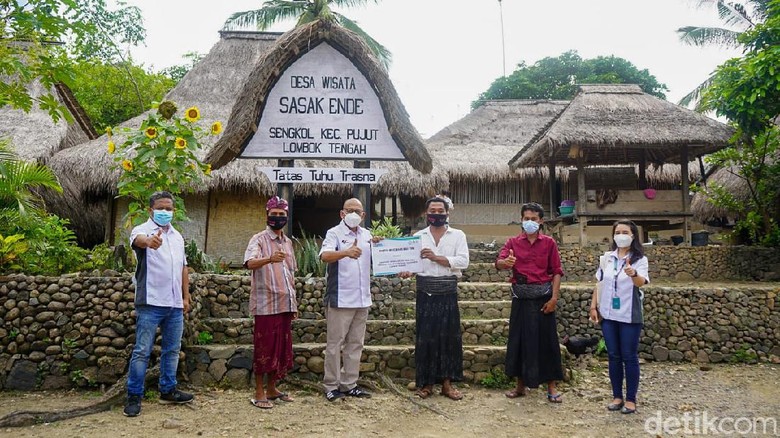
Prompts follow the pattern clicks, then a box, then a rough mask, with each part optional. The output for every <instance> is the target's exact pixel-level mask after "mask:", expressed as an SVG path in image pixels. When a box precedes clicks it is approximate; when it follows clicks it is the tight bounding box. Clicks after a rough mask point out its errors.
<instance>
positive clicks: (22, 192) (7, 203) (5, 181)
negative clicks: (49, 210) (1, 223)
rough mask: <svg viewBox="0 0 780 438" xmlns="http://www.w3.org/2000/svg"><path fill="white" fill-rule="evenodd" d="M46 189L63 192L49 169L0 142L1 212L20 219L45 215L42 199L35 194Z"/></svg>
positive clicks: (4, 142)
mask: <svg viewBox="0 0 780 438" xmlns="http://www.w3.org/2000/svg"><path fill="white" fill-rule="evenodd" d="M43 188H46V189H51V190H54V191H56V192H59V193H62V187H60V184H59V182H58V181H57V177H56V176H55V175H54V173H53V172H52V171H51V170H50V169H49V168H48V167H46V166H43V165H40V164H36V163H30V162H27V161H24V160H22V159H20V158H19V157H18V156H16V154H14V153H13V152H12V151H11V148H10V146H9V145H8V142H7V141H0V212H6V213H13V214H18V215H19V216H20V217H26V216H29V215H33V214H37V213H41V212H43V210H44V204H43V199H42V198H41V197H40V196H39V195H38V194H37V193H36V192H35V189H43Z"/></svg>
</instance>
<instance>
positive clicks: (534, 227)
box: [523, 221, 539, 234]
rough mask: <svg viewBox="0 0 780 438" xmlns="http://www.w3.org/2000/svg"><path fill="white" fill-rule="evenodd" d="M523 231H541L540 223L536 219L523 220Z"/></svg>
mask: <svg viewBox="0 0 780 438" xmlns="http://www.w3.org/2000/svg"><path fill="white" fill-rule="evenodd" d="M523 231H525V232H526V233H527V234H534V233H536V232H537V231H539V224H538V223H537V222H535V221H523Z"/></svg>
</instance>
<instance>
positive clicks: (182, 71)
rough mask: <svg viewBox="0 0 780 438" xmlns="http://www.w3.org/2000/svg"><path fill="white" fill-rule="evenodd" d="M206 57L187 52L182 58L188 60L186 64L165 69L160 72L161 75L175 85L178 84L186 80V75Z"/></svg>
mask: <svg viewBox="0 0 780 438" xmlns="http://www.w3.org/2000/svg"><path fill="white" fill-rule="evenodd" d="M204 57H205V55H204V54H202V53H198V52H187V53H185V54H184V55H182V58H184V59H185V60H187V62H186V63H184V64H177V65H172V66H170V67H167V68H164V69H162V70H160V74H163V75H165V76H168V77H169V78H171V79H173V82H174V85H175V84H178V83H179V82H180V81H181V80H182V79H184V75H186V74H187V73H189V71H190V70H192V68H193V67H195V64H197V63H198V62H200V60H201V59H203V58H204Z"/></svg>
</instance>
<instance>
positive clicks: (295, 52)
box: [206, 20, 431, 173]
mask: <svg viewBox="0 0 780 438" xmlns="http://www.w3.org/2000/svg"><path fill="white" fill-rule="evenodd" d="M323 42H327V43H328V44H330V45H331V46H333V47H334V48H336V49H337V50H339V51H340V52H341V53H342V54H343V55H344V56H346V57H347V58H349V59H350V61H352V63H353V64H355V66H356V67H357V68H358V69H359V70H360V71H361V72H362V73H363V75H364V76H365V77H366V79H368V82H369V84H371V85H372V86H373V87H374V92H376V94H377V97H378V98H379V102H380V103H381V105H382V109H383V111H384V115H385V119H386V120H387V122H388V127H389V129H390V133H391V134H392V136H393V138H394V139H395V141H396V143H397V144H398V147H399V148H400V150H401V152H402V153H403V155H404V156H405V157H406V159H407V160H408V162H409V164H411V166H412V167H413V168H414V169H416V170H418V171H420V172H423V173H429V172H430V171H431V158H430V156H429V155H428V152H427V151H426V149H425V146H424V145H423V142H422V139H421V138H420V135H419V134H418V133H417V130H416V129H415V128H414V126H412V124H411V122H410V121H409V115H408V114H407V112H406V110H405V108H404V106H403V104H402V103H401V99H400V98H399V97H398V94H397V93H396V91H395V88H394V87H393V84H392V82H390V77H389V76H388V75H387V72H386V71H385V70H384V68H383V67H382V66H381V64H379V62H378V61H377V60H376V58H375V57H374V56H373V55H372V52H371V50H370V49H369V48H368V46H367V45H366V43H365V42H364V41H363V40H362V39H361V38H359V37H358V36H357V35H356V34H355V33H353V32H351V31H349V30H347V29H345V28H344V27H342V26H339V25H337V24H334V23H332V22H329V21H324V20H317V21H314V22H312V23H309V24H306V25H303V26H300V27H297V28H295V29H293V30H292V31H290V32H287V33H286V34H284V35H283V36H282V37H281V38H280V39H279V41H278V42H277V43H276V44H275V45H274V46H273V47H272V48H271V49H270V50H269V51H268V52H267V53H265V54H264V56H263V57H262V59H261V60H260V61H259V62H258V63H257V65H255V66H254V70H253V71H252V73H251V74H250V75H249V77H248V79H247V81H246V82H245V83H244V87H243V90H242V91H241V94H240V95H239V96H238V99H237V102H236V105H235V106H234V107H233V112H232V113H231V114H230V118H229V120H230V123H229V124H228V126H227V127H226V129H225V134H224V135H223V136H222V138H221V139H220V140H219V141H218V142H217V144H216V145H215V146H214V148H213V149H212V150H211V151H210V152H209V153H208V155H207V157H206V160H207V161H208V162H210V163H212V165H213V166H214V168H215V169H218V168H220V167H222V166H224V165H226V164H227V163H229V162H231V161H233V159H235V158H236V157H237V156H239V155H240V154H241V151H242V150H243V148H244V147H245V146H246V144H247V143H248V142H249V140H250V139H251V138H252V137H253V136H254V134H255V132H256V131H257V121H258V120H259V118H260V117H259V116H260V114H261V112H262V110H263V107H264V101H263V99H264V98H265V96H267V95H268V93H269V92H270V90H271V89H272V88H273V86H274V85H275V84H276V81H277V80H278V79H279V77H280V76H281V74H282V73H283V72H284V70H285V69H286V68H287V67H288V66H289V65H290V64H292V63H293V62H294V61H295V60H296V59H297V58H298V57H300V56H301V55H302V54H304V53H306V52H308V51H309V50H312V49H313V48H315V47H316V46H317V45H319V44H320V43H323Z"/></svg>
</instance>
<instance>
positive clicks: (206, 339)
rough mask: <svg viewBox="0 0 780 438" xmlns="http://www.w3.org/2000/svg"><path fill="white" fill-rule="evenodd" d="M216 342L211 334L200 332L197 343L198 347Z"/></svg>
mask: <svg viewBox="0 0 780 438" xmlns="http://www.w3.org/2000/svg"><path fill="white" fill-rule="evenodd" d="M213 341H214V335H212V334H211V333H209V332H198V338H197V339H196V340H195V342H196V343H197V344H198V345H208V344H210V343H212V342H213Z"/></svg>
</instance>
